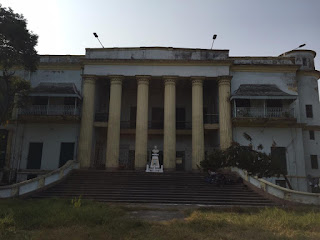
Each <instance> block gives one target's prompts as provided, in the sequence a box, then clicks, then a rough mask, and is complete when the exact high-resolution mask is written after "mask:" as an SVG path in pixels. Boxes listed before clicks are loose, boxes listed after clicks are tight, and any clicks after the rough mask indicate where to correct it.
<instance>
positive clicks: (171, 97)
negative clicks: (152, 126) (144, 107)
mask: <svg viewBox="0 0 320 240" xmlns="http://www.w3.org/2000/svg"><path fill="white" fill-rule="evenodd" d="M163 165H164V166H163V167H164V168H166V169H170V170H173V169H175V167H176V77H174V76H166V77H164V141H163Z"/></svg>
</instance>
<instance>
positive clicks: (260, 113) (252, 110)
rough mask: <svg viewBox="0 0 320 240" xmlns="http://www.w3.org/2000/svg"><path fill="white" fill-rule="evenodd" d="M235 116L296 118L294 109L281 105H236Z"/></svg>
mask: <svg viewBox="0 0 320 240" xmlns="http://www.w3.org/2000/svg"><path fill="white" fill-rule="evenodd" d="M233 117H234V118H295V114H294V109H293V108H291V109H289V108H280V107H235V110H234V112H233Z"/></svg>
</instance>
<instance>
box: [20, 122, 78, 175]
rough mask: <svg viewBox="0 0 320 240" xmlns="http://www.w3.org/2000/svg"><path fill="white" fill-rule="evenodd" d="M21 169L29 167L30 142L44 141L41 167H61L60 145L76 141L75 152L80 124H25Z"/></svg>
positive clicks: (43, 168) (46, 168)
mask: <svg viewBox="0 0 320 240" xmlns="http://www.w3.org/2000/svg"><path fill="white" fill-rule="evenodd" d="M22 135H23V136H22V139H23V142H22V146H23V147H22V149H21V159H20V169H26V168H27V159H28V153H29V144H30V142H43V149H42V159H41V168H40V169H42V170H54V169H57V168H58V167H59V158H60V147H61V143H62V142H74V143H75V149H74V154H75V157H76V152H77V151H76V146H77V141H78V137H79V125H78V124H40V123H37V124H36V123H33V124H31V123H30V124H25V126H24V129H23V133H22Z"/></svg>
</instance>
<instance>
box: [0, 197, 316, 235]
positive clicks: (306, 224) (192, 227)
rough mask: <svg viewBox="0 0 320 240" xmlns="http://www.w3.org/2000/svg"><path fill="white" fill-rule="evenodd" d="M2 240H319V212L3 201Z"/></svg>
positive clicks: (308, 209) (312, 209)
mask: <svg viewBox="0 0 320 240" xmlns="http://www.w3.org/2000/svg"><path fill="white" fill-rule="evenodd" d="M0 239H41V240H42V239H77V240H79V239H144V240H145V239H155V240H157V239H173V240H174V239H237V240H238V239H259V240H263V239H268V240H270V239H320V208H316V207H291V208H276V207H269V208H244V207H241V208H236V207H233V208H230V207H228V208H221V207H219V208H214V207H205V208H204V207H197V206H181V205H180V206H178V205H175V206H164V205H152V206H148V205H146V204H145V205H125V204H121V205H119V204H106V203H97V202H92V201H84V200H81V199H80V200H79V199H76V200H75V201H73V203H72V202H71V200H66V199H63V200H61V199H41V200H34V199H32V200H30V199H29V200H19V199H18V200H2V201H0Z"/></svg>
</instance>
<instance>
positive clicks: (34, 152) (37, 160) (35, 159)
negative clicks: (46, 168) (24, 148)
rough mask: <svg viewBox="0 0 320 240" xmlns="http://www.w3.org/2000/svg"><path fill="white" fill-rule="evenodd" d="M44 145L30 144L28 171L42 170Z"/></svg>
mask: <svg viewBox="0 0 320 240" xmlns="http://www.w3.org/2000/svg"><path fill="white" fill-rule="evenodd" d="M42 147H43V143H42V142H41V143H35V142H33V143H30V144H29V153H28V162H27V169H40V167H41V158H42Z"/></svg>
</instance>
